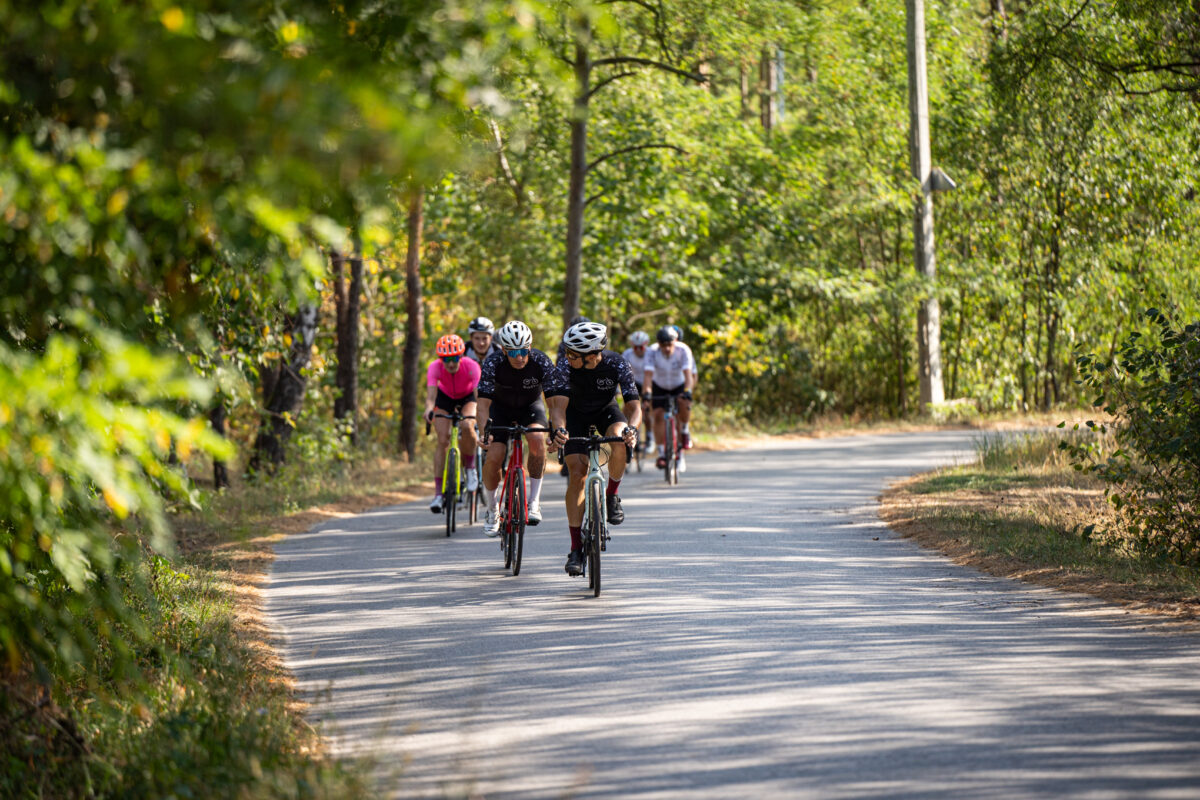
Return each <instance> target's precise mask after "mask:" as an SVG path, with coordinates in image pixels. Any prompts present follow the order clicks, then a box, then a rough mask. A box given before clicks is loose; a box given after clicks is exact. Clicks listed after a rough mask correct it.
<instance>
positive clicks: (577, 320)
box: [567, 314, 591, 328]
mask: <svg viewBox="0 0 1200 800" xmlns="http://www.w3.org/2000/svg"><path fill="white" fill-rule="evenodd" d="M581 322H591V320H590V319H588V318H587V317H585V316H583V315H582V314H576V315H575V316H573V317H571V325H578V324H579V323H581ZM571 325H568V326H567V327H568V328H569V327H571Z"/></svg>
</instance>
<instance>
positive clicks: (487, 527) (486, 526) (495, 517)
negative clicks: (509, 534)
mask: <svg viewBox="0 0 1200 800" xmlns="http://www.w3.org/2000/svg"><path fill="white" fill-rule="evenodd" d="M483 535H484V536H499V535H500V514H499V512H497V511H495V510H493V509H490V508H489V509H488V510H487V515H486V516H485V517H484V520H483Z"/></svg>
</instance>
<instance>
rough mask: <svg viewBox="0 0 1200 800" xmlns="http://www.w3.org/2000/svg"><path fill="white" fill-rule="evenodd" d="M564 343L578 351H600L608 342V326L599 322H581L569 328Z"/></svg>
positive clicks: (583, 352) (564, 335)
mask: <svg viewBox="0 0 1200 800" xmlns="http://www.w3.org/2000/svg"><path fill="white" fill-rule="evenodd" d="M562 340H563V344H565V345H566V346H567V347H569V348H570V349H572V350H574V351H575V352H576V353H582V354H583V355H585V356H586V355H587V354H588V353H599V352H600V351H601V350H603V349H604V346H605V345H606V344H608V328H606V327H604V326H603V325H601V324H600V323H599V322H580V323H578V324H576V325H572V326H571V327H569V328H567V332H566V333H564V334H563V338H562Z"/></svg>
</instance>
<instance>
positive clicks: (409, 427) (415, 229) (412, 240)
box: [400, 189, 425, 462]
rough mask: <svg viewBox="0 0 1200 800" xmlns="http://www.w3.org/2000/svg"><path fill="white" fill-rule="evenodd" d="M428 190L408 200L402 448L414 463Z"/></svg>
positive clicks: (401, 412)
mask: <svg viewBox="0 0 1200 800" xmlns="http://www.w3.org/2000/svg"><path fill="white" fill-rule="evenodd" d="M424 212H425V193H424V190H422V189H417V190H415V191H414V192H413V194H412V197H411V198H410V199H409V203H408V253H407V255H406V256H405V259H404V274H405V286H406V289H407V310H408V321H407V323H406V325H407V330H406V333H405V340H404V377H403V382H402V383H401V386H400V449H401V450H402V451H404V453H405V454H406V455H407V456H408V460H409V461H410V462H412V461H413V460H415V459H416V456H417V395H418V392H419V391H420V389H421V343H422V333H423V331H424V328H425V319H424V313H423V311H422V303H421V231H422V228H423V227H424Z"/></svg>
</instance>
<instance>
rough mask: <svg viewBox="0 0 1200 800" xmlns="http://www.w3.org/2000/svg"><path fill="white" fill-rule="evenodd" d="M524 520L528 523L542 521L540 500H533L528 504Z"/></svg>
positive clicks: (532, 523)
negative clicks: (527, 511)
mask: <svg viewBox="0 0 1200 800" xmlns="http://www.w3.org/2000/svg"><path fill="white" fill-rule="evenodd" d="M526 520H527V521H528V522H529V524H530V525H537V524H538V523H539V522H541V521H542V502H541V501H540V500H534V501H533V502H532V503H530V504H529V514H528V516H527V517H526Z"/></svg>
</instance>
